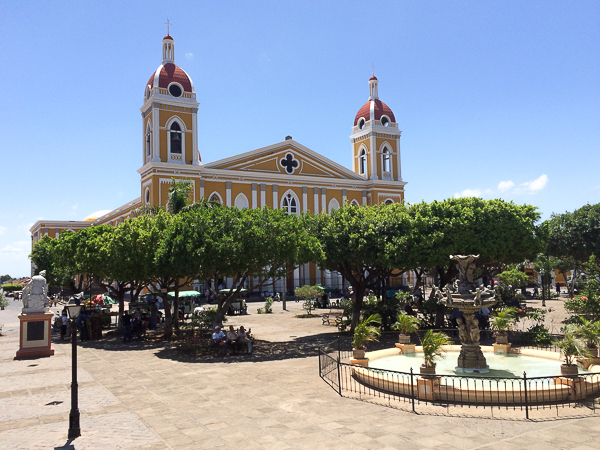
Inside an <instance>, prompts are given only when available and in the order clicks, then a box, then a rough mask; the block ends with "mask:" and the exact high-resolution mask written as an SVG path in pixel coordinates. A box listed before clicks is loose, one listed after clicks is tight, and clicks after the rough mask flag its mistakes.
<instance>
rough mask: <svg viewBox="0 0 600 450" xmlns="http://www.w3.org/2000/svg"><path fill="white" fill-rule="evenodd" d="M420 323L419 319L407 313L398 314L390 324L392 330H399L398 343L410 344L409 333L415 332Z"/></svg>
mask: <svg viewBox="0 0 600 450" xmlns="http://www.w3.org/2000/svg"><path fill="white" fill-rule="evenodd" d="M419 325H421V321H420V320H419V319H417V318H416V317H414V316H409V315H408V314H402V313H400V314H398V320H396V323H395V324H393V325H392V330H396V331H400V335H399V336H398V343H399V344H410V334H411V333H414V332H416V331H417V330H418V329H419Z"/></svg>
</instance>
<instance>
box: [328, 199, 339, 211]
mask: <svg viewBox="0 0 600 450" xmlns="http://www.w3.org/2000/svg"><path fill="white" fill-rule="evenodd" d="M334 209H340V202H338V201H337V199H335V198H332V199H331V200H329V205H328V206H327V214H331V211H333V210H334Z"/></svg>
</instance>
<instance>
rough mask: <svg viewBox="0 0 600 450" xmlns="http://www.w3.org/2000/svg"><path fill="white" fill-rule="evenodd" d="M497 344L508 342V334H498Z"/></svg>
mask: <svg viewBox="0 0 600 450" xmlns="http://www.w3.org/2000/svg"><path fill="white" fill-rule="evenodd" d="M496 344H503V345H506V344H508V334H499V335H498V336H496Z"/></svg>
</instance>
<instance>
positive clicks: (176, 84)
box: [167, 81, 185, 98]
mask: <svg viewBox="0 0 600 450" xmlns="http://www.w3.org/2000/svg"><path fill="white" fill-rule="evenodd" d="M173 84H174V85H175V86H177V87H178V88H179V89H181V95H179V97H176V96H175V95H173V94H171V91H170V89H169V88H170V87H171V85H173ZM167 92H168V93H169V95H170V96H171V97H173V98H181V97H182V96H183V93H184V92H185V89H184V88H183V86H182V85H181V83H178V82H177V81H171V82H170V83H169V85H168V86H167Z"/></svg>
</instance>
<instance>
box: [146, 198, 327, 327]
mask: <svg viewBox="0 0 600 450" xmlns="http://www.w3.org/2000/svg"><path fill="white" fill-rule="evenodd" d="M319 251H320V249H319V245H318V241H317V240H316V239H315V238H313V237H312V236H310V235H309V234H308V232H307V231H306V230H305V229H304V227H303V224H302V223H301V220H300V219H299V218H298V217H296V216H295V215H286V214H285V213H284V212H283V211H282V210H272V209H269V208H263V209H243V210H241V211H240V210H238V209H237V208H231V207H222V206H219V207H210V208H193V209H191V210H189V211H187V212H182V213H180V214H178V215H177V216H175V217H174V219H173V226H172V227H170V229H169V230H168V232H167V233H166V236H165V239H164V241H163V242H162V243H161V245H160V248H159V250H158V253H157V264H158V265H159V267H163V268H167V267H170V268H172V272H171V273H173V274H175V273H176V274H177V275H178V276H179V277H183V276H190V277H193V278H198V279H202V280H206V281H210V280H213V281H214V283H213V286H216V285H217V284H218V283H217V280H219V279H225V278H231V279H232V280H233V282H232V286H231V287H230V290H229V292H228V293H227V294H225V295H218V297H217V298H218V307H217V315H216V317H215V323H216V324H217V323H221V321H222V319H223V316H224V314H225V312H226V311H227V310H228V309H229V307H230V306H231V303H232V302H233V301H234V300H235V299H236V298H237V297H238V296H239V295H240V293H241V290H242V289H243V288H247V289H248V290H254V289H258V288H260V287H262V286H264V285H266V284H270V283H271V281H270V279H276V278H279V277H282V276H285V275H286V274H287V269H286V268H289V267H297V266H298V265H300V264H304V263H307V262H309V261H313V260H316V259H317V258H318V255H319ZM207 284H208V283H207Z"/></svg>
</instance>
